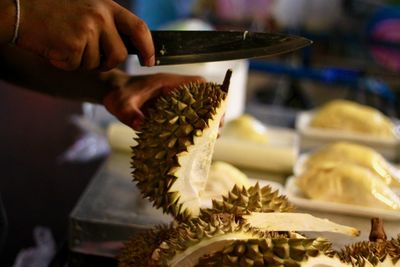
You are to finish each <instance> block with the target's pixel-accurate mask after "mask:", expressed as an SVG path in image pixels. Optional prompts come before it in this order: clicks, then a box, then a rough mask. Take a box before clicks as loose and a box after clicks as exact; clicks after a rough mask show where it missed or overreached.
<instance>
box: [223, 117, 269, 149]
mask: <svg viewBox="0 0 400 267" xmlns="http://www.w3.org/2000/svg"><path fill="white" fill-rule="evenodd" d="M222 136H223V137H231V138H238V139H240V140H247V141H251V142H256V143H261V144H266V143H268V130H267V127H266V126H265V125H264V124H263V123H262V122H260V121H259V120H257V119H256V118H254V117H253V116H251V115H249V114H243V115H241V116H239V117H238V118H235V119H233V120H231V121H228V122H227V123H226V125H225V126H224V128H223V130H222Z"/></svg>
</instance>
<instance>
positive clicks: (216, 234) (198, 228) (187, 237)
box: [118, 185, 359, 267]
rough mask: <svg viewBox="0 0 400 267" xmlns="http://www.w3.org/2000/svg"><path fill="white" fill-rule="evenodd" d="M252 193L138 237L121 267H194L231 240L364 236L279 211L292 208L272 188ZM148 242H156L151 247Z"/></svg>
mask: <svg viewBox="0 0 400 267" xmlns="http://www.w3.org/2000/svg"><path fill="white" fill-rule="evenodd" d="M248 191H250V190H246V189H241V190H238V189H237V187H236V189H235V188H234V189H233V190H232V191H231V192H230V193H229V194H227V195H226V196H225V197H224V198H223V199H224V201H222V202H217V201H214V202H213V204H214V205H215V206H213V207H211V208H210V209H205V210H201V212H200V216H199V217H197V218H191V219H188V220H185V221H181V222H177V221H175V222H174V223H172V224H171V225H170V226H168V227H158V228H156V229H155V230H148V231H147V232H145V233H144V234H141V235H139V236H135V237H133V239H132V240H131V241H129V242H128V243H127V244H126V246H125V248H124V250H123V251H122V253H121V254H120V256H119V258H118V260H119V263H120V264H119V267H132V266H138V267H141V266H179V267H184V266H194V265H195V264H196V263H197V262H198V259H199V258H200V257H202V256H204V255H205V254H209V253H211V252H216V251H219V250H221V249H222V248H223V247H224V246H225V245H226V244H228V243H229V242H231V240H249V239H270V238H273V239H276V238H286V239H288V238H289V239H298V238H304V237H303V236H302V235H301V234H299V233H297V232H296V231H298V230H300V231H303V230H305V231H331V232H338V233H344V234H348V235H358V234H359V232H358V230H356V229H354V228H351V227H347V226H342V225H338V224H335V223H332V222H330V221H328V220H321V219H319V218H315V217H313V216H311V215H308V214H301V213H290V212H278V210H279V209H280V210H282V211H286V210H285V208H284V207H288V210H291V209H292V207H291V206H290V205H289V204H287V203H285V202H286V201H287V200H286V198H285V197H284V196H277V197H271V192H272V190H271V188H270V187H268V186H267V187H265V188H260V187H259V186H258V185H256V186H254V187H253V188H252V189H251V191H252V193H249V192H248ZM273 195H274V194H272V196H273ZM248 196H251V197H248ZM239 199H240V201H238V200H239ZM267 199H269V200H267ZM276 199H278V201H275V200H276ZM279 203H280V204H279ZM234 205H236V206H239V208H234ZM272 207H274V208H272ZM274 209H276V210H274ZM260 211H264V212H260ZM300 222H302V223H300ZM165 232H167V233H165ZM136 240H138V241H136ZM146 241H148V242H150V243H151V244H150V243H149V244H148V245H146V244H145V243H146ZM132 247H134V248H132ZM132 254H134V255H132Z"/></svg>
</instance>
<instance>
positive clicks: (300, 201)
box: [285, 176, 400, 221]
mask: <svg viewBox="0 0 400 267" xmlns="http://www.w3.org/2000/svg"><path fill="white" fill-rule="evenodd" d="M285 192H286V196H287V197H288V199H289V201H290V202H291V203H293V204H294V205H296V206H298V207H301V208H306V209H310V210H316V211H323V212H332V213H339V214H348V215H353V216H361V217H367V218H373V217H380V218H382V219H384V220H390V221H393V220H400V212H399V211H390V210H384V209H377V208H370V207H363V206H359V205H351V204H342V203H335V202H328V201H320V200H312V199H309V198H307V197H306V196H304V194H303V193H302V192H301V190H300V189H299V188H298V187H297V185H296V177H295V176H291V177H289V178H288V179H287V181H286V184H285Z"/></svg>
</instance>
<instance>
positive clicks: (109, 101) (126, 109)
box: [103, 90, 144, 130]
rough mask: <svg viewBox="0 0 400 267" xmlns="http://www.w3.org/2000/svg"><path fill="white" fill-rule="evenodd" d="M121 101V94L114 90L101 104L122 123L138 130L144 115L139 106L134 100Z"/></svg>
mask: <svg viewBox="0 0 400 267" xmlns="http://www.w3.org/2000/svg"><path fill="white" fill-rule="evenodd" d="M121 100H122V99H121V92H120V91H119V90H114V91H111V92H110V93H109V94H107V95H106V96H105V97H104V99H103V104H104V107H105V108H106V109H107V110H108V111H109V112H110V113H111V114H113V115H114V116H115V117H116V118H118V120H120V121H121V122H122V123H124V124H126V125H127V126H129V127H131V128H133V129H135V130H138V129H139V128H140V126H141V124H142V122H143V119H144V114H143V113H142V111H141V110H140V107H139V105H138V104H136V103H135V99H134V98H133V99H132V98H131V99H126V101H124V100H122V101H121Z"/></svg>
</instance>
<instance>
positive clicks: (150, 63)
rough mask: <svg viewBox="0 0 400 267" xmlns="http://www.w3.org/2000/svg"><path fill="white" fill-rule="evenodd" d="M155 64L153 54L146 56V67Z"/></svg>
mask: <svg viewBox="0 0 400 267" xmlns="http://www.w3.org/2000/svg"><path fill="white" fill-rule="evenodd" d="M155 64H156V58H155V56H154V55H152V56H151V57H150V58H148V59H147V60H146V66H147V67H152V66H154V65H155Z"/></svg>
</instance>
